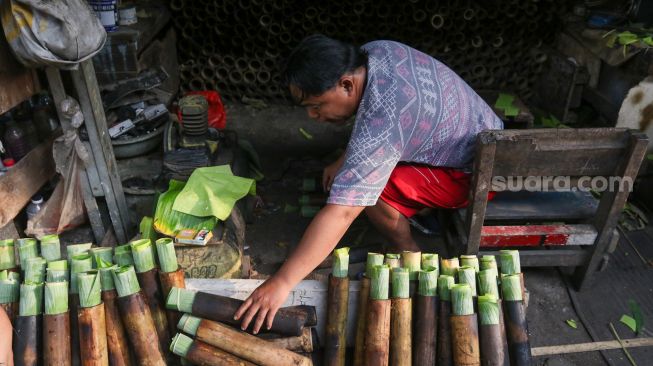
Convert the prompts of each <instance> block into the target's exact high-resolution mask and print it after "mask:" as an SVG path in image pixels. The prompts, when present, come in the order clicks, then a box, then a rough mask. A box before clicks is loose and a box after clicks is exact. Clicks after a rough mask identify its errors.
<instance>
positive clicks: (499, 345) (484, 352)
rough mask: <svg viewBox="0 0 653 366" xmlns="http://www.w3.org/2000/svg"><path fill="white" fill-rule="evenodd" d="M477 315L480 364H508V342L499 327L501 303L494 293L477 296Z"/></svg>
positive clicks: (499, 365)
mask: <svg viewBox="0 0 653 366" xmlns="http://www.w3.org/2000/svg"><path fill="white" fill-rule="evenodd" d="M486 271H487V270H486ZM490 272H491V270H490ZM478 315H479V335H480V346H481V364H482V365H483V366H510V357H508V344H507V343H506V338H505V337H504V333H503V329H502V327H501V320H500V318H501V305H500V304H499V303H498V302H497V298H496V297H495V296H494V295H492V294H488V295H481V296H479V297H478Z"/></svg>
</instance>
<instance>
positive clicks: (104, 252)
mask: <svg viewBox="0 0 653 366" xmlns="http://www.w3.org/2000/svg"><path fill="white" fill-rule="evenodd" d="M89 254H90V255H91V261H92V263H93V268H98V258H100V259H102V260H103V261H105V262H107V263H112V262H113V248H112V247H100V248H91V249H89Z"/></svg>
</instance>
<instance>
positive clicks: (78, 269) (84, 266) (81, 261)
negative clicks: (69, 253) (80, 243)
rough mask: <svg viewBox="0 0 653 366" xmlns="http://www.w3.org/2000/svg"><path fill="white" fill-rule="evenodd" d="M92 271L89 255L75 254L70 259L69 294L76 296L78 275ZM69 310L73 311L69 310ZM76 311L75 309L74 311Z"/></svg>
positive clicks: (91, 261)
mask: <svg viewBox="0 0 653 366" xmlns="http://www.w3.org/2000/svg"><path fill="white" fill-rule="evenodd" d="M91 269H93V260H92V259H91V256H90V255H89V254H77V255H73V257H72V264H71V266H70V293H71V294H77V293H79V289H78V286H77V276H78V274H79V273H82V272H86V271H90V270H91ZM71 310H73V309H72V308H71ZM75 310H76V309H75Z"/></svg>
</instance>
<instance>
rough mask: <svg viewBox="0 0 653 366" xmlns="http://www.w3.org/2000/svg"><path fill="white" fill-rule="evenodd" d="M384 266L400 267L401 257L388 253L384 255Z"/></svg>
mask: <svg viewBox="0 0 653 366" xmlns="http://www.w3.org/2000/svg"><path fill="white" fill-rule="evenodd" d="M384 263H385V265H386V266H388V267H389V268H391V269H392V268H397V267H401V255H400V254H394V253H388V254H386V255H385V261H384Z"/></svg>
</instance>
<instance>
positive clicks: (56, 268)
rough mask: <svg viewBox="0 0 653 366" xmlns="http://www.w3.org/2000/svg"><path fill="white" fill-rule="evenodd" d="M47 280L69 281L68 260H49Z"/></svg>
mask: <svg viewBox="0 0 653 366" xmlns="http://www.w3.org/2000/svg"><path fill="white" fill-rule="evenodd" d="M45 278H46V281H47V282H64V281H65V282H68V281H69V280H70V279H69V276H68V261H66V260H64V259H61V260H57V261H52V262H48V268H47V269H46V275H45Z"/></svg>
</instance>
